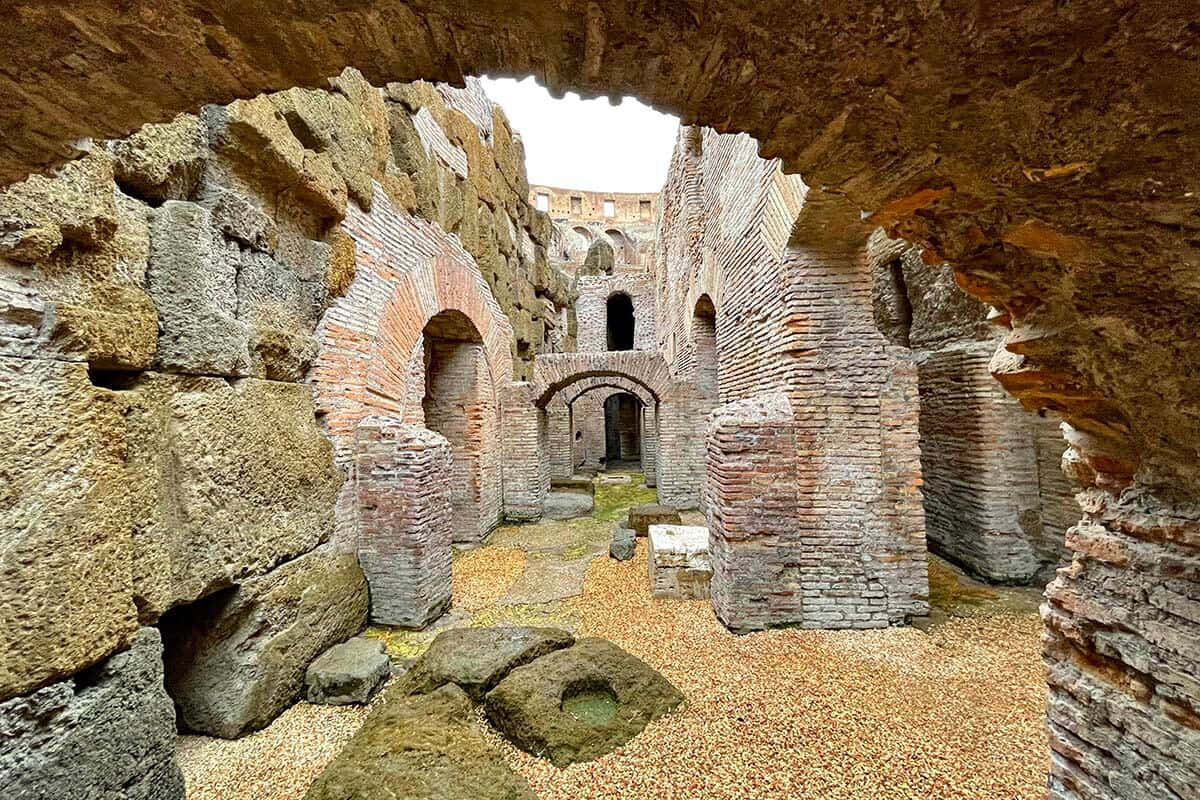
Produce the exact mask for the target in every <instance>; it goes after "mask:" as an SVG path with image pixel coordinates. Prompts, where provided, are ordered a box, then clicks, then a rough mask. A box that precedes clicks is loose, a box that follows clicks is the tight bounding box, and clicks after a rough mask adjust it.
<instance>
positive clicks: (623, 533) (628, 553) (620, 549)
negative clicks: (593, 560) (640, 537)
mask: <svg viewBox="0 0 1200 800" xmlns="http://www.w3.org/2000/svg"><path fill="white" fill-rule="evenodd" d="M636 542H637V534H636V533H634V532H633V530H632V529H630V528H626V527H625V526H623V525H621V524H619V523H618V524H617V525H616V526H615V527H614V528H613V536H612V544H610V545H609V546H608V554H609V555H610V556H612V557H613V558H615V559H616V560H617V561H628V560H629V559H631V558H633V550H634V546H635V544H636Z"/></svg>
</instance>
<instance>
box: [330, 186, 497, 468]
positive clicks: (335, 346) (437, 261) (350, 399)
mask: <svg viewBox="0 0 1200 800" xmlns="http://www.w3.org/2000/svg"><path fill="white" fill-rule="evenodd" d="M344 230H345V231H346V232H347V233H348V234H349V235H350V236H351V237H352V238H353V239H354V240H355V242H356V244H357V247H356V256H355V265H356V272H355V279H354V281H353V282H352V283H351V285H350V288H349V289H348V291H347V292H346V295H345V297H343V298H341V299H339V300H338V301H337V303H335V304H334V305H333V307H332V308H330V309H329V311H327V312H326V314H325V316H324V317H323V318H322V320H321V324H320V326H319V327H318V329H317V339H318V346H319V349H318V353H317V357H316V360H315V362H314V365H313V369H312V372H311V373H310V381H311V383H312V385H313V390H314V395H315V400H316V407H317V413H318V414H320V415H321V416H322V418H323V420H324V424H325V429H326V433H327V434H328V435H329V437H330V438H331V439H332V440H333V442H334V447H335V450H336V451H337V452H338V453H339V455H340V456H341V457H342V459H343V460H344V458H345V457H347V455H348V450H347V448H348V446H349V442H350V439H351V437H352V435H353V432H354V428H355V427H356V426H357V424H358V423H359V422H360V421H361V420H362V419H364V418H365V417H368V416H372V415H377V414H383V415H389V416H395V417H400V418H405V419H408V420H410V421H419V420H420V419H421V417H420V414H419V411H420V405H421V397H422V393H423V389H424V373H423V370H424V365H423V363H421V358H420V355H421V353H422V352H423V351H422V348H421V343H422V335H423V332H424V329H425V326H426V324H427V323H428V322H429V320H430V319H432V318H433V317H434V316H435V315H437V314H438V313H440V312H443V311H457V312H459V313H461V314H462V315H463V316H465V317H466V318H467V319H468V320H470V322H471V324H472V325H473V326H474V328H475V331H476V332H477V333H478V335H479V338H480V340H481V342H482V344H483V347H484V350H485V352H486V354H487V357H486V361H487V365H488V372H489V377H490V382H491V391H492V393H493V396H494V400H495V401H496V403H497V406H498V407H499V405H500V392H501V390H502V389H503V388H504V387H505V386H507V385H508V384H509V383H511V382H512V378H513V364H512V353H513V331H512V324H511V323H510V322H509V320H508V318H507V317H506V316H505V315H504V313H503V311H501V309H500V306H499V304H498V303H497V302H496V299H495V297H493V295H492V293H491V290H490V289H489V288H488V285H487V282H486V281H484V279H483V276H482V274H480V272H479V268H478V267H477V266H476V265H475V262H474V260H473V259H472V258H471V256H470V254H469V253H467V251H466V250H465V249H463V247H462V245H461V244H460V243H459V241H458V239H457V238H456V237H451V236H448V235H446V234H445V233H443V232H441V230H440V229H439V228H438V227H437V226H435V225H433V224H431V223H429V222H426V221H424V220H422V219H419V218H416V217H412V216H410V215H408V214H406V213H405V212H404V211H403V210H397V209H395V208H393V207H392V205H391V202H390V200H389V199H388V197H387V195H386V193H384V192H382V191H376V192H375V198H374V202H373V204H372V210H371V212H369V213H367V212H363V211H360V210H358V209H356V208H354V207H351V209H350V211H349V214H348V216H347V218H346V222H345V225H344ZM389 231H390V232H392V233H393V234H394V235H390V236H389V235H387V234H388V232H389Z"/></svg>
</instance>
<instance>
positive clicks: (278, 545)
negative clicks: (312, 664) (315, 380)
mask: <svg viewBox="0 0 1200 800" xmlns="http://www.w3.org/2000/svg"><path fill="white" fill-rule="evenodd" d="M121 396H122V398H123V399H124V400H125V401H126V402H127V403H128V406H129V408H128V412H127V425H128V466H127V471H126V481H127V482H126V484H125V485H126V490H127V492H128V494H129V497H130V501H131V503H132V509H133V517H134V525H133V541H134V563H133V573H134V574H133V585H134V592H135V595H136V597H137V601H138V608H139V610H140V613H141V615H142V618H143V620H144V621H146V622H151V621H153V620H155V619H157V618H158V616H159V615H161V614H162V613H163V612H165V611H166V610H167V609H169V608H171V607H172V606H174V605H178V604H182V603H189V602H191V601H193V600H196V599H198V598H200V597H203V596H205V595H207V594H209V593H211V592H214V591H217V590H219V589H224V588H226V587H229V586H232V585H233V584H235V583H237V582H239V581H240V580H242V579H244V578H246V577H248V576H251V575H256V574H262V573H263V572H266V571H267V570H269V569H271V568H272V567H273V566H274V565H276V564H278V563H279V562H280V561H283V560H285V559H288V558H293V557H295V556H297V555H300V554H301V553H305V552H307V551H309V550H311V549H312V548H314V547H316V546H317V544H318V543H320V542H322V541H324V540H325V539H326V538H328V536H329V535H330V533H331V532H332V528H333V506H334V502H335V498H336V497H337V492H338V489H339V487H340V486H341V482H342V478H341V475H340V474H339V473H338V471H337V470H336V469H335V467H334V465H333V454H332V446H331V445H330V443H329V440H328V439H326V438H325V437H324V436H323V435H322V434H321V432H320V431H319V430H318V428H317V423H316V419H315V416H314V412H313V401H312V393H311V390H310V389H309V388H308V387H307V386H304V385H302V384H289V383H277V382H274V381H261V380H257V379H245V380H240V381H236V382H234V383H232V384H230V383H228V382H226V381H225V380H223V379H221V378H197V377H187V376H178V375H163V374H159V373H146V374H144V375H142V376H141V377H140V378H139V379H138V380H137V381H135V382H134V383H133V384H131V385H130V387H129V389H128V390H127V391H125V392H122V393H121ZM343 638H344V637H343Z"/></svg>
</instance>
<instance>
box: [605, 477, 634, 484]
mask: <svg viewBox="0 0 1200 800" xmlns="http://www.w3.org/2000/svg"><path fill="white" fill-rule="evenodd" d="M600 483H602V484H604V485H605V486H628V485H629V484H631V483H633V478H632V477H631V476H629V475H601V476H600Z"/></svg>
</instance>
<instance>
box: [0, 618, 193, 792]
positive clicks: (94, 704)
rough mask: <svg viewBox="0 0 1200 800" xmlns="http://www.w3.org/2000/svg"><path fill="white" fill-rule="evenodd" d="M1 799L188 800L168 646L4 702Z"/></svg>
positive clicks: (150, 641) (148, 645)
mask: <svg viewBox="0 0 1200 800" xmlns="http://www.w3.org/2000/svg"><path fill="white" fill-rule="evenodd" d="M0 740H3V742H4V747H3V748H0V796H3V797H5V798H12V800H65V798H71V800H117V799H118V798H119V799H120V800H183V797H184V785H183V773H181V772H180V771H179V766H178V765H177V764H176V763H175V708H174V706H173V705H172V704H171V698H170V697H168V696H167V693H166V692H165V691H164V690H163V673H162V639H161V637H160V636H159V633H158V631H157V630H155V629H154V628H142V629H141V630H140V631H138V633H137V635H136V636H135V637H134V638H133V641H132V644H131V645H130V648H129V649H128V650H124V651H122V652H119V653H117V654H115V655H113V656H110V657H109V658H108V659H106V660H104V661H102V662H101V663H99V664H97V665H96V666H94V667H91V668H90V669H89V670H87V671H86V672H83V673H80V674H79V675H76V676H75V677H74V678H72V679H68V680H66V681H63V682H61V683H55V684H51V685H49V686H46V687H44V688H42V689H38V690H37V691H36V692H34V693H32V694H29V695H26V696H24V697H16V698H13V699H11V700H8V701H6V702H3V703H0Z"/></svg>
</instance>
